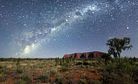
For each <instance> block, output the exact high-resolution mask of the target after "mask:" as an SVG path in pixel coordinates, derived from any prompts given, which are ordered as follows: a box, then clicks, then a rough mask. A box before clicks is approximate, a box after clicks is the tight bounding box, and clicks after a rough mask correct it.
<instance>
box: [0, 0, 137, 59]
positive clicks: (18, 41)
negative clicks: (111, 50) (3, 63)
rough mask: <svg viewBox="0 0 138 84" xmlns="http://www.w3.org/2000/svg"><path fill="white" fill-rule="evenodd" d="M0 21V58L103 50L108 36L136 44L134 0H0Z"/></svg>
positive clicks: (135, 2) (135, 3) (131, 54)
mask: <svg viewBox="0 0 138 84" xmlns="http://www.w3.org/2000/svg"><path fill="white" fill-rule="evenodd" d="M0 19H1V21H0V35H1V36H0V38H1V42H0V45H2V48H0V49H1V50H2V51H0V52H1V53H0V56H2V57H10V56H14V57H18V56H20V57H57V56H59V57H61V56H62V55H63V54H64V53H72V52H83V51H94V50H101V51H105V52H106V51H107V47H106V45H105V43H106V40H107V39H109V38H111V37H122V36H129V37H130V38H131V39H132V43H133V45H136V46H137V44H136V42H138V40H137V39H138V37H137V35H138V34H137V33H136V32H138V29H137V27H138V1H137V0H20V2H18V1H17V0H13V1H10V0H6V1H5V0H0ZM4 45H5V46H4ZM133 49H134V50H132V51H131V53H130V52H129V53H125V55H126V54H127V55H130V56H133V55H137V54H138V53H137V52H136V50H138V48H136V47H134V48H133ZM6 52H9V53H6Z"/></svg>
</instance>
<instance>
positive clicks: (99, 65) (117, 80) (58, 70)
mask: <svg viewBox="0 0 138 84" xmlns="http://www.w3.org/2000/svg"><path fill="white" fill-rule="evenodd" d="M137 83H138V61H137V59H136V58H120V59H110V60H104V59H100V58H97V59H78V60H77V59H61V58H55V59H19V58H18V59H13V58H9V59H1V61H0V84H137Z"/></svg>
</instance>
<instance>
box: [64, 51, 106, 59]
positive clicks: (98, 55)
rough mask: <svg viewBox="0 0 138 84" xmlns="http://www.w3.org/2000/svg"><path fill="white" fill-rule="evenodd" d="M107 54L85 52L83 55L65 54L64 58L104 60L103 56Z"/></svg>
mask: <svg viewBox="0 0 138 84" xmlns="http://www.w3.org/2000/svg"><path fill="white" fill-rule="evenodd" d="M105 54H106V53H104V52H100V51H94V52H83V53H73V54H65V55H64V57H63V58H75V59H92V58H102V56H103V55H105Z"/></svg>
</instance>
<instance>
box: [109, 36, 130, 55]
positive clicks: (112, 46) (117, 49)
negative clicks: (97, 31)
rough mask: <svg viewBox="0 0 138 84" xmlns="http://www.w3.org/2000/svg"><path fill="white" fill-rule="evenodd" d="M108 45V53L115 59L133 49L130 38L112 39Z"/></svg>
mask: <svg viewBox="0 0 138 84" xmlns="http://www.w3.org/2000/svg"><path fill="white" fill-rule="evenodd" d="M106 44H107V46H109V50H108V53H109V54H110V55H113V56H114V57H115V58H117V57H120V54H121V52H122V51H124V50H126V49H130V48H131V47H132V45H131V44H130V38H128V37H123V38H112V39H109V40H108V41H107V43H106Z"/></svg>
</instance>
